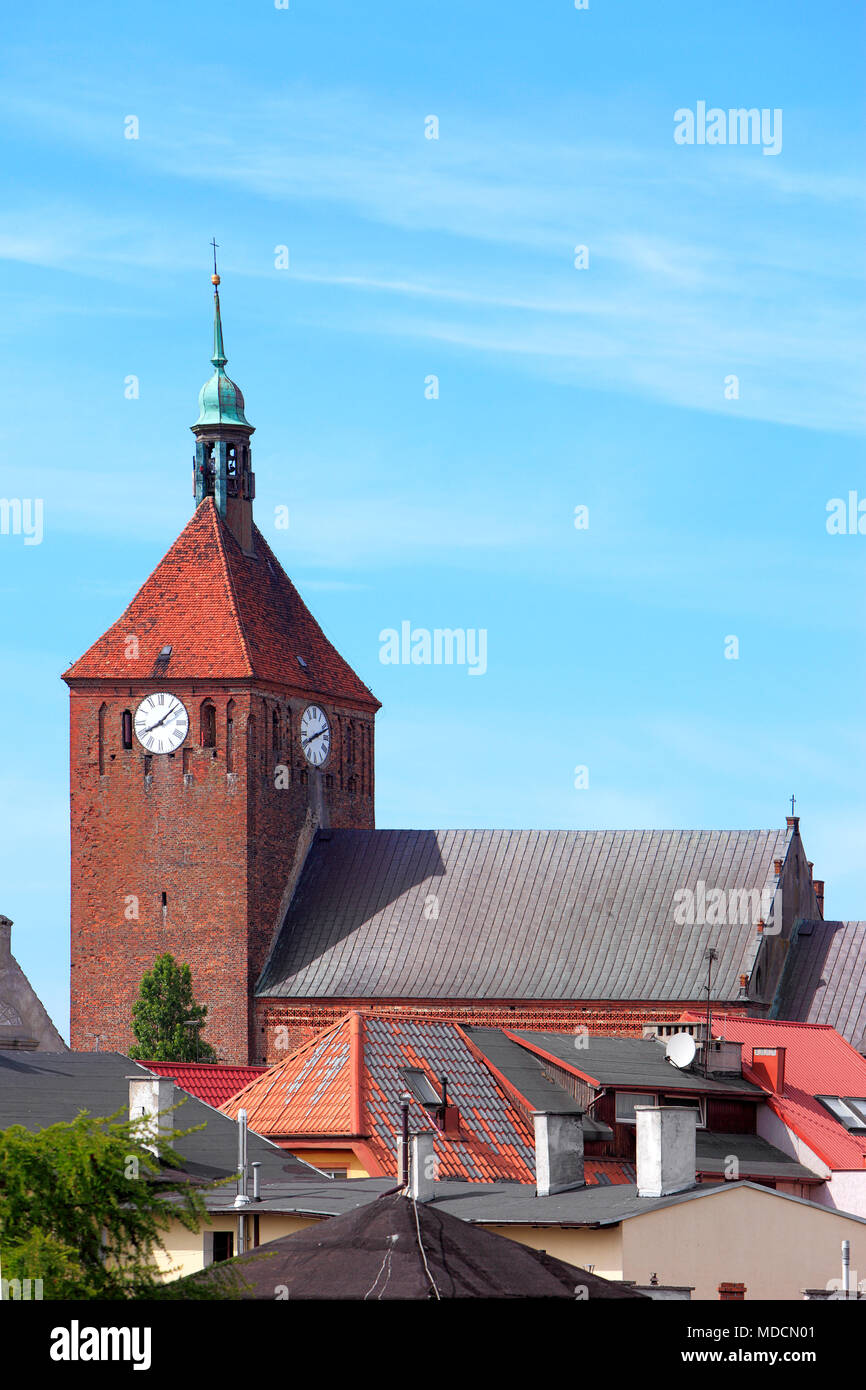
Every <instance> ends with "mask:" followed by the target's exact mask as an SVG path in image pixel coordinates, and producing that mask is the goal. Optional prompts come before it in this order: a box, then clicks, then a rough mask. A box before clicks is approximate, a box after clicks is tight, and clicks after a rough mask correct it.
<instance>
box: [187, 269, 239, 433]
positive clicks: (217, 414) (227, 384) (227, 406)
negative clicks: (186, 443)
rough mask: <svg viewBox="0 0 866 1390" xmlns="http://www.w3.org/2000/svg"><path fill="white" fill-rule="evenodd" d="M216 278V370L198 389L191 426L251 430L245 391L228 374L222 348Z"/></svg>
mask: <svg viewBox="0 0 866 1390" xmlns="http://www.w3.org/2000/svg"><path fill="white" fill-rule="evenodd" d="M213 280H214V294H213V297H214V325H213V357H212V358H211V362H213V364H214V366H215V368H216V371H215V372H214V374H213V376H212V377H211V379H210V381H206V382H205V384H204V386H203V387H202V388H201V391H200V392H199V396H198V419H197V420H196V422H195V424H194V425H192V426H191V428H192V429H194V430H195V429H199V428H200V427H201V426H203V425H239V426H240V427H241V428H242V429H247V430H250V431H252V429H253V426H252V425H251V424H250V422H249V420H248V419H247V417H246V416H245V415H244V395H243V392H242V391H241V388H240V387H239V386H236V385H235V383H234V382H233V381H232V379H231V377H229V376H226V373H225V370H224V368H225V364H226V361H227V358H226V355H225V350H224V348H223V326H222V319H221V317H220V296H219V290H218V289H217V288H216V286H217V285H218V284H219V276H218V275H214V277H213Z"/></svg>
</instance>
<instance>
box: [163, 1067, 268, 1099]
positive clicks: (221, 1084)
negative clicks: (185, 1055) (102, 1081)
mask: <svg viewBox="0 0 866 1390" xmlns="http://www.w3.org/2000/svg"><path fill="white" fill-rule="evenodd" d="M141 1065H142V1066H143V1067H149V1068H150V1070H151V1071H155V1072H156V1073H157V1074H158V1075H159V1076H173V1077H174V1079H175V1081H176V1082H177V1084H178V1086H180V1088H181V1090H183V1091H189V1093H190V1095H191V1096H197V1097H198V1099H199V1100H203V1101H205V1102H206V1103H207V1104H208V1105H212V1106H213V1107H214V1109H215V1110H219V1108H220V1106H221V1105H223V1104H224V1103H225V1101H227V1100H228V1099H229V1097H230V1096H233V1095H234V1094H235V1092H236V1091H239V1090H240V1089H241V1087H242V1086H246V1085H248V1084H249V1082H250V1081H254V1080H255V1079H256V1078H257V1077H259V1076H261V1074H262V1072H265V1071H267V1067H234V1066H223V1064H222V1063H221V1062H142V1063H141Z"/></svg>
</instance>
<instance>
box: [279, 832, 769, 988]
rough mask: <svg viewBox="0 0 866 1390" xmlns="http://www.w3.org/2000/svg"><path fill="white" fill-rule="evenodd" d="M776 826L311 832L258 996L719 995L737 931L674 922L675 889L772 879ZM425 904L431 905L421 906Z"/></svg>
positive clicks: (742, 953) (729, 984)
mask: <svg viewBox="0 0 866 1390" xmlns="http://www.w3.org/2000/svg"><path fill="white" fill-rule="evenodd" d="M790 834H791V832H790V831H788V832H786V831H778V830H743V831H709V830H659V831H652V830H645V831H641V830H626V831H614V830H602V831H583V830H574V831H572V830H334V831H331V832H329V835H328V837H327V838H323V837H322V836H321V835H319V836H318V837H317V839H316V841H315V842H314V844H313V847H312V849H311V851H310V853H309V855H308V857H307V861H306V864H305V866H304V869H303V872H302V874H301V877H300V880H299V883H298V885H297V888H296V890H295V893H294V896H293V899H292V902H291V904H290V906H289V909H288V912H287V915H286V919H285V921H284V923H283V927H282V931H281V933H280V936H279V939H278V942H277V944H276V947H275V949H274V952H273V953H272V956H271V958H270V960H269V961H268V963H267V965H266V967H265V970H264V971H263V974H262V977H261V979H260V981H259V984H258V989H257V993H258V994H259V995H260V996H265V997H279V998H284V999H292V998H296V999H297V998H304V999H312V998H332V999H333V998H338V999H366V998H419V999H420V998H447V999H455V1000H456V999H471V1000H481V999H508V1000H511V999H533V1000H559V999H575V1000H578V999H579V1000H591V999H604V1000H618V999H623V1000H635V999H640V1000H643V999H645V1000H682V1001H686V1000H697V999H700V998H701V997H702V991H703V990H704V988H705V978H706V965H705V962H704V959H703V952H704V949H705V947H707V946H708V945H713V946H715V948H716V949H717V951H718V952H719V958H718V960H717V962H716V968H715V971H714V977H713V986H714V989H713V997H714V998H715V999H716V1000H727V1001H733V1000H735V999H736V997H737V994H738V991H739V976H740V974H741V973H749V972H750V971H751V969H752V966H753V963H754V960H755V957H756V954H757V950H758V945H759V941H760V938H759V937H758V935H757V932H756V926H755V925H752V924H743V925H734V926H717V925H713V926H688V925H678V924H677V923H675V921H674V908H675V903H674V894H675V892H676V891H677V890H678V889H682V888H689V887H691V888H692V889H693V890H694V889H696V886H697V883H698V881H699V880H703V882H704V883H705V884H706V885H707V886H708V888H710V887H713V888H720V889H723V890H725V891H729V890H731V889H734V888H736V889H738V890H743V889H745V890H749V889H756V890H758V891H760V890H762V889H764V888H767V889H772V888H774V886H775V884H776V876H775V873H774V867H773V861H774V859H776V858H784V857H785V853H786V849H787V845H788V843H789V835H790ZM434 900H435V901H434Z"/></svg>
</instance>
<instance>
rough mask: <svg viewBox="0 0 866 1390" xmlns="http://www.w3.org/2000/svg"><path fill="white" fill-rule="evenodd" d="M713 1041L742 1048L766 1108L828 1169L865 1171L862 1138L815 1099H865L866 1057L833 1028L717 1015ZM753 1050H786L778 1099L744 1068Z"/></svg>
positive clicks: (688, 1018) (687, 1018) (693, 1017)
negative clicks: (720, 1039) (764, 1096)
mask: <svg viewBox="0 0 866 1390" xmlns="http://www.w3.org/2000/svg"><path fill="white" fill-rule="evenodd" d="M682 1020H683V1022H702V1021H703V1020H702V1018H701V1016H700V1015H699V1014H697V1013H685V1014H683V1016H682ZM713 1036H714V1037H724V1038H727V1039H728V1040H729V1041H730V1042H740V1043H743V1044H744V1047H743V1075H744V1076H745V1077H746V1078H747V1079H748V1080H749V1081H753V1082H754V1083H755V1084H756V1085H758V1086H761V1087H762V1088H763V1089H764V1090H766V1091H767V1092H768V1098H767V1104H768V1105H769V1106H770V1108H771V1109H772V1110H773V1111H775V1113H776V1114H777V1115H778V1116H779V1118H780V1119H782V1120H784V1122H785V1124H786V1125H788V1126H789V1127H790V1128H791V1129H792V1130H793V1131H794V1133H795V1134H796V1135H798V1136H799V1138H800V1139H802V1140H803V1142H804V1143H806V1144H808V1145H809V1148H810V1149H812V1151H813V1152H814V1153H816V1154H817V1155H818V1157H819V1158H821V1159H823V1161H824V1162H825V1163H826V1164H827V1166H828V1168H831V1169H837V1170H846V1169H862V1168H866V1134H849V1132H848V1131H847V1130H846V1129H845V1126H844V1125H842V1124H840V1123H839V1121H838V1120H836V1119H834V1117H833V1116H832V1115H831V1114H830V1112H829V1111H828V1110H827V1109H826V1108H825V1107H824V1106H823V1105H822V1104H821V1102H820V1101H818V1100H816V1099H815V1096H817V1095H822V1096H863V1097H866V1058H863V1057H861V1055H860V1053H859V1052H855V1050H854V1048H853V1047H852V1046H851V1044H850V1043H848V1042H846V1041H845V1039H844V1038H843V1037H841V1036H840V1034H839V1033H837V1032H836V1030H835V1028H831V1027H830V1026H829V1024H826V1023H788V1022H785V1021H784V1020H781V1019H779V1020H776V1019H763V1018H743V1017H742V1016H741V1015H733V1014H721V1015H715V1016H714V1017H713ZM753 1047H784V1048H785V1081H784V1088H783V1091H782V1094H781V1095H777V1094H775V1093H774V1092H772V1091H770V1090H769V1087H768V1086H766V1085H765V1084H764V1081H763V1080H762V1078H761V1077H760V1076H759V1075H758V1073H757V1072H753V1071H752V1069H751V1067H750V1066H749V1065H748V1064H749V1061H750V1060H751V1055H752V1053H751V1049H752V1048H753Z"/></svg>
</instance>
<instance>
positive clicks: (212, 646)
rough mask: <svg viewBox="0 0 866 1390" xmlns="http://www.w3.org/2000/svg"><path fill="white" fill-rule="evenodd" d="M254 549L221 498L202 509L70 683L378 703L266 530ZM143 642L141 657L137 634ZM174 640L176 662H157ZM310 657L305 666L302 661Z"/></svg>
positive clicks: (68, 675) (67, 675) (75, 668)
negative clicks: (180, 684)
mask: <svg viewBox="0 0 866 1390" xmlns="http://www.w3.org/2000/svg"><path fill="white" fill-rule="evenodd" d="M253 536H254V545H255V551H256V553H255V555H254V556H249V555H245V554H244V553H243V551H242V550H241V548H240V546H239V545H238V543H237V541H236V540H235V538H234V536H233V535H232V533H231V531H230V530H229V529H228V527H227V526H226V525H225V524H224V523H223V522H222V521H221V520H220V518H219V515H218V513H217V510H216V507H215V505H214V501H213V498H211V497H208V498H206V499H205V501H204V502H202V503H201V505H200V506H199V507H197V508H196V511H195V512H194V513H193V515H192V517H191V518H190V520H189V522H188V523H187V525H186V526H185V527H184V529H183V531H182V532H181V534H180V535H179V536H178V538H177V540H176V541H175V542H174V545H172V547H171V549H170V550H169V551H168V552H167V554H166V555H165V556H164V557H163V559H162V560H160V562H159V564H158V565H157V567H156V569H155V570H154V571H153V573H152V574H151V575H150V577H149V578H148V579H147V580H146V581H145V583H144V584H143V585H142V587H141V588H140V589H139V591H138V593H137V594H136V595H135V598H134V599H133V600H132V602H131V603H130V604H129V607H128V608H127V609H126V612H125V613H124V614H123V616H122V617H121V618H119V619H118V621H117V622H116V623H114V624H113V626H112V627H110V628H109V629H108V631H107V632H106V633H104V635H103V636H102V637H100V638H99V640H98V641H97V642H94V644H93V646H92V647H90V648H89V649H88V651H86V652H85V653H84V655H83V656H82V657H80V658H79V660H78V661H76V662H74V663H73V664H72V666H70V668H69V669H68V670H67V671H66V672H64V677H63V678H64V680H66V681H77V680H102V679H109V680H110V679H124V680H128V679H129V677H130V674H131V673H132V672H133V668H134V673H135V674H137V675H141V676H144V677H152V676H154V675H156V674H160V675H162V676H165V677H167V678H169V679H175V680H189V679H205V678H207V677H213V678H215V679H220V680H229V679H244V678H257V679H259V680H263V681H269V682H275V683H278V684H281V685H283V686H287V687H289V688H291V689H293V690H297V691H298V692H299V693H301V694H320V695H334V696H339V697H341V698H349V699H352V700H355V701H357V702H359V703H361V704H362V705H364V706H366V707H368V708H370V709H378V708H379V702H378V701H377V700H376V698H375V696H374V695H373V694H372V693H371V691H370V690H368V689H367V687H366V686H365V685H364V684H363V682H362V681H360V680H359V679H358V677H357V676H356V675H355V672H354V671H353V670H352V668H351V666H349V664H348V663H347V662H346V661H344V660H343V658H342V657H341V656H340V654H339V652H338V651H337V650H336V648H335V647H333V646H332V645H331V643H330V642H329V641H328V639H327V637H326V636H325V634H324V633H323V632H322V629H321V628H320V627H319V625H318V623H317V622H316V620H315V618H314V617H313V615H312V614H311V613H310V611H309V609H308V608H307V606H306V604H305V603H304V602H303V600H302V598H301V596H300V594H299V593H298V591H297V589H296V588H295V586H294V585H293V584H292V582H291V580H290V579H289V577H288V575H287V574H286V573H285V571H284V570H283V568H282V566H281V565H280V562H279V560H277V558H276V556H275V555H274V554H273V552H272V551H271V549H270V547H269V546H268V544H267V542H266V541H265V539H264V537H263V536H262V534H261V532H260V531H259V530H258V529H257V528H256V527H253ZM130 636H135V637H137V638H138V644H139V645H138V657H137V659H136V661H135V662H132V661H131V660H130V658H129V656H128V639H129V637H130ZM165 646H171V649H172V651H171V657H170V658H169V660H168V663H167V664H165V665H163V664H160V665H159V666H158V667H157V665H156V663H157V658H158V656H159V653H160V651H161V650H162V648H163V647H165ZM299 656H300V657H303V659H304V661H305V662H306V668H304V667H302V666H300V664H299V662H298V660H297V658H298V657H299Z"/></svg>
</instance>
